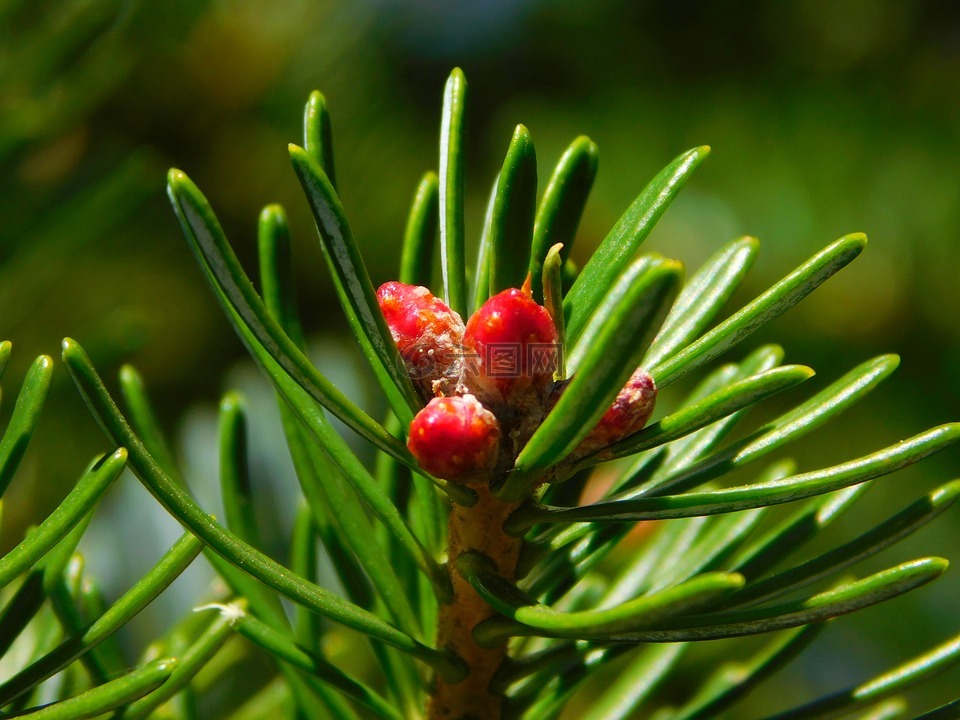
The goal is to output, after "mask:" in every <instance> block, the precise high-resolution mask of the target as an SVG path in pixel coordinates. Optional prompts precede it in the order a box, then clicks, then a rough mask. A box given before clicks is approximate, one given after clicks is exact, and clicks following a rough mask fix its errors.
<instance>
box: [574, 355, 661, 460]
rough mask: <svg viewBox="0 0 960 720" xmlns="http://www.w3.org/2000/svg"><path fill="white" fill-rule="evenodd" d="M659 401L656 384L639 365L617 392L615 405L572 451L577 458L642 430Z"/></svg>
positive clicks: (611, 406)
mask: <svg viewBox="0 0 960 720" xmlns="http://www.w3.org/2000/svg"><path fill="white" fill-rule="evenodd" d="M656 403H657V386H656V383H654V381H653V378H652V377H651V376H650V373H648V372H647V371H646V370H644V369H642V368H637V370H636V371H635V372H634V373H633V375H631V376H630V379H629V380H628V381H627V384H626V385H624V386H623V389H622V390H621V391H620V392H619V393H617V397H616V398H615V399H614V401H613V404H612V405H610V407H609V409H607V411H606V412H605V413H604V414H603V417H602V418H600V422H598V423H597V425H596V426H595V427H594V428H593V430H591V431H590V434H589V435H587V436H586V437H585V438H584V439H583V441H582V442H581V443H580V444H579V445H578V446H577V448H576V450H574V451H573V456H574V457H583V456H584V455H589V454H590V453H592V452H595V451H597V450H600V449H601V448H605V447H607V446H608V445H612V444H613V443H615V442H617V441H618V440H623V439H624V438H625V437H627V436H629V435H633V433H635V432H638V431H639V430H642V429H643V426H644V425H646V424H647V420H649V419H650V416H651V415H652V414H653V408H654V406H655V405H656Z"/></svg>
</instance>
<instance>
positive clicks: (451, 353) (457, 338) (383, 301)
mask: <svg viewBox="0 0 960 720" xmlns="http://www.w3.org/2000/svg"><path fill="white" fill-rule="evenodd" d="M377 301H378V302H379V303H380V310H381V312H383V316H384V318H385V319H386V321H387V327H389V328H390V334H391V335H392V336H393V340H394V342H395V343H396V344H397V349H398V350H399V351H400V357H401V358H402V359H403V362H404V365H405V366H406V369H407V372H408V373H409V375H410V378H411V379H412V380H413V381H414V383H415V384H416V385H417V386H418V387H419V388H420V391H421V394H422V395H423V396H424V397H425V398H427V397H430V396H432V395H434V394H435V393H437V392H440V393H445V392H447V391H448V390H449V388H448V387H446V385H447V384H451V385H455V384H456V380H457V379H458V378H459V374H460V368H461V365H462V363H461V351H460V346H461V341H462V338H463V330H464V327H463V320H462V319H461V318H460V316H459V315H458V314H457V313H455V312H454V311H453V310H451V309H450V308H449V307H447V305H446V304H445V303H444V302H443V301H442V300H440V299H439V298H436V297H434V296H433V294H432V293H431V292H430V291H429V290H428V289H427V288H425V287H422V286H418V285H406V284H405V283H401V282H388V283H384V284H383V285H381V286H380V289H379V290H377ZM437 381H439V385H437V386H435V383H436V382H437Z"/></svg>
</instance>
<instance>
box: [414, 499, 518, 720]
mask: <svg viewBox="0 0 960 720" xmlns="http://www.w3.org/2000/svg"><path fill="white" fill-rule="evenodd" d="M477 494H478V495H479V500H478V501H477V503H476V505H474V506H473V507H464V506H462V505H454V506H453V509H452V510H451V511H450V522H449V530H448V533H449V534H448V540H447V561H448V567H449V568H450V574H451V577H452V580H453V594H454V599H453V602H452V603H449V604H447V605H442V606H441V607H440V617H439V623H438V629H437V647H441V648H449V649H450V650H452V651H453V652H455V653H456V654H457V655H458V656H459V657H460V658H462V659H463V660H464V661H465V662H466V664H467V666H468V667H469V669H470V672H469V674H468V675H467V677H466V679H464V680H462V681H461V682H458V683H454V684H447V683H445V682H443V680H441V679H439V678H438V679H437V686H436V691H435V693H434V695H433V696H432V697H431V699H430V703H429V706H428V712H427V717H428V718H429V720H478V719H480V718H482V719H483V720H496V719H497V718H499V717H500V716H501V711H502V705H503V697H502V696H500V695H495V694H492V693H491V692H490V689H489V687H490V680H491V678H492V677H493V674H494V673H495V672H496V671H497V669H498V668H499V667H500V665H501V664H502V663H503V661H504V659H505V658H506V656H507V647H506V645H505V644H504V645H502V646H500V647H496V648H484V647H480V646H479V645H477V644H476V643H475V642H474V640H473V628H474V627H475V626H476V625H477V623H479V622H481V621H482V620H485V619H487V618H489V617H491V616H492V615H494V614H495V612H494V610H493V609H492V608H491V607H490V606H489V605H488V604H487V603H486V602H484V601H483V600H482V599H481V598H480V596H479V595H477V593H476V591H475V590H474V589H473V587H471V586H470V584H469V583H468V582H467V581H466V580H465V579H464V578H463V577H462V576H461V575H460V573H459V572H457V570H456V563H457V558H458V557H459V556H460V554H462V553H465V552H478V553H483V554H484V555H486V556H487V557H489V558H490V559H491V560H493V561H494V562H495V563H496V565H497V571H498V572H499V573H500V575H502V576H503V577H505V578H507V579H509V580H511V581H513V580H514V575H515V573H516V569H517V560H518V559H519V557H520V547H521V545H522V544H523V540H522V539H521V538H517V537H511V536H510V535H507V534H506V533H505V532H504V531H503V523H504V521H505V520H506V519H507V517H508V516H509V515H510V513H512V512H513V511H514V510H516V508H517V504H516V503H505V502H502V501H500V500H497V499H496V498H495V497H493V495H491V494H490V491H489V490H488V489H487V488H486V487H482V488H479V489H478V490H477Z"/></svg>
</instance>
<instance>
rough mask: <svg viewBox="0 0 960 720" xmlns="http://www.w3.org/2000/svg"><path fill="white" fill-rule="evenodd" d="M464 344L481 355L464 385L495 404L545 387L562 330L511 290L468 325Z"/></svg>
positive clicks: (544, 311) (520, 293)
mask: <svg viewBox="0 0 960 720" xmlns="http://www.w3.org/2000/svg"><path fill="white" fill-rule="evenodd" d="M463 343H464V345H465V346H466V347H467V348H468V349H469V350H471V351H472V352H474V353H476V357H475V359H474V360H475V362H474V364H473V366H468V367H467V370H466V374H465V377H464V381H465V382H466V384H467V386H468V387H470V388H471V389H475V390H476V391H477V393H478V394H479V395H480V396H481V397H482V398H483V399H484V401H489V402H492V403H501V402H506V401H509V400H510V399H511V398H513V397H515V396H517V395H518V394H520V393H522V392H524V391H525V390H527V389H528V388H530V387H535V388H543V387H544V386H545V385H546V383H547V382H549V381H550V380H551V379H552V377H553V371H554V369H555V367H556V360H557V353H559V348H558V347H557V329H556V327H555V326H554V324H553V319H552V318H551V317H550V313H548V312H547V309H546V308H544V307H543V306H541V305H538V304H537V303H536V302H535V301H534V300H533V298H531V297H530V295H529V293H524V292H523V290H518V289H516V288H511V289H509V290H504V291H503V292H501V293H498V294H496V295H494V296H493V297H492V298H490V299H489V300H487V301H486V302H485V303H484V304H483V306H482V307H481V308H480V309H479V310H477V312H475V313H474V314H473V316H472V317H471V318H470V320H469V321H468V322H467V327H466V331H465V332H464V335H463Z"/></svg>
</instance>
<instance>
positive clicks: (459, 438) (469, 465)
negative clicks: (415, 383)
mask: <svg viewBox="0 0 960 720" xmlns="http://www.w3.org/2000/svg"><path fill="white" fill-rule="evenodd" d="M499 443H500V424H499V423H498V422H497V419H496V418H495V417H494V415H493V413H491V412H490V411H489V410H487V409H486V408H485V407H483V405H481V404H480V402H479V401H478V400H477V399H476V398H475V397H474V396H473V395H463V396H462V397H437V398H433V400H431V401H430V402H429V403H427V406H426V407H425V408H423V409H422V410H421V411H420V412H419V413H417V415H416V417H414V418H413V422H412V423H411V424H410V437H409V439H408V440H407V447H408V448H410V452H411V453H412V454H413V456H414V457H415V458H416V459H417V462H418V463H419V465H420V467H422V468H423V469H424V470H426V471H427V472H428V473H430V474H431V475H435V476H437V477H440V478H444V479H445V480H451V481H454V482H464V481H467V480H470V479H471V478H475V477H478V476H481V475H483V473H485V472H487V471H488V470H490V469H491V468H492V467H493V465H494V463H495V462H496V459H497V454H498V451H499Z"/></svg>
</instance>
